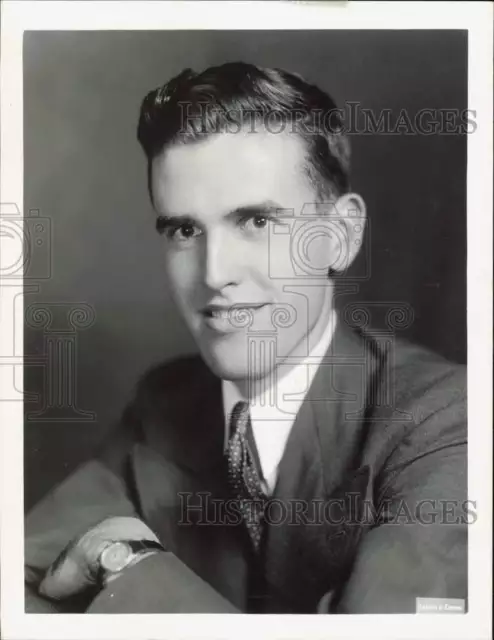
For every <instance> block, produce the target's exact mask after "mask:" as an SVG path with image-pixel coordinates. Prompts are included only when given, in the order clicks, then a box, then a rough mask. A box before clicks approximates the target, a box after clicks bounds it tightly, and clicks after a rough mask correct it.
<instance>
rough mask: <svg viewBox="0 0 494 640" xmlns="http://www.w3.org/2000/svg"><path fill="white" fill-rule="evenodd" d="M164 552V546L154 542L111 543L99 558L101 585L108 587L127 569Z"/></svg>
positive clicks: (129, 541)
mask: <svg viewBox="0 0 494 640" xmlns="http://www.w3.org/2000/svg"><path fill="white" fill-rule="evenodd" d="M164 550H165V549H164V547H163V545H161V544H160V543H158V542H155V541H152V540H113V541H109V542H108V544H107V545H105V547H104V548H103V549H102V550H101V552H100V554H99V557H98V567H99V571H98V573H99V576H98V577H99V582H100V584H101V585H102V586H106V585H107V584H108V583H109V582H112V581H113V580H116V579H117V578H118V577H119V576H121V575H122V573H123V572H124V570H125V569H127V568H129V567H132V566H134V565H136V564H138V563H139V562H141V561H142V560H144V559H145V558H148V557H150V556H152V555H155V554H157V553H159V552H160V551H164Z"/></svg>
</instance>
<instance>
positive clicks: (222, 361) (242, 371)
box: [199, 340, 250, 380]
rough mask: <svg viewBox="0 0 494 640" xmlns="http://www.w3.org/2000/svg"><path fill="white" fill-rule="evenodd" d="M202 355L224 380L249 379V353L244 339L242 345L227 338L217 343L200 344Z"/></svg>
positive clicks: (213, 370)
mask: <svg viewBox="0 0 494 640" xmlns="http://www.w3.org/2000/svg"><path fill="white" fill-rule="evenodd" d="M199 350H200V352H201V356H202V358H203V360H204V361H205V363H206V364H207V366H208V367H209V368H210V369H211V371H212V372H213V373H214V374H215V375H216V376H218V378H221V379H222V380H247V378H248V377H249V370H250V367H249V362H248V354H247V349H246V345H245V343H244V341H242V344H241V345H237V344H234V343H233V341H229V340H225V341H220V342H217V343H216V344H211V343H209V344H207V345H205V344H202V345H199Z"/></svg>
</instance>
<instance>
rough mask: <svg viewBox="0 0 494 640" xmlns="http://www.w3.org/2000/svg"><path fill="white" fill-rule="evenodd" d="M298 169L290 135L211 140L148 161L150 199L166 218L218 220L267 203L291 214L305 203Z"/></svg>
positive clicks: (300, 155)
mask: <svg viewBox="0 0 494 640" xmlns="http://www.w3.org/2000/svg"><path fill="white" fill-rule="evenodd" d="M304 165H305V148H304V144H303V142H302V140H301V139H300V138H299V137H298V136H297V135H295V134H292V133H289V132H283V133H280V134H275V133H269V132H267V131H264V130H262V131H256V132H251V131H242V132H239V133H221V134H216V135H213V136H210V137H209V138H207V139H205V140H203V141H201V142H194V143H189V144H177V145H174V146H172V147H170V148H168V149H167V150H165V152H163V153H162V154H161V155H159V156H158V157H157V158H155V159H154V160H153V164H152V173H151V178H152V190H153V198H154V202H155V206H156V208H157V209H158V211H160V212H162V213H168V214H169V215H204V216H207V215H213V213H214V214H215V215H221V214H222V213H227V212H229V211H232V210H234V209H235V208H238V207H241V206H247V205H252V204H255V203H257V202H263V201H267V200H270V201H274V202H278V203H279V204H280V205H281V206H283V207H286V208H294V207H296V206H298V205H299V202H300V201H304V200H305V201H306V200H307V198H309V199H310V197H311V192H312V190H311V188H310V185H309V182H308V180H307V178H306V174H305V171H304Z"/></svg>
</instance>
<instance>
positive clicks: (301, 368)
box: [222, 310, 337, 442]
mask: <svg viewBox="0 0 494 640" xmlns="http://www.w3.org/2000/svg"><path fill="white" fill-rule="evenodd" d="M336 322H337V314H336V313H335V311H334V310H333V311H332V313H331V315H330V320H329V322H328V324H327V325H326V327H325V330H324V332H323V334H322V336H321V338H320V339H319V341H318V342H317V344H316V345H314V347H313V348H312V349H311V351H310V353H309V355H308V356H307V357H305V358H304V359H303V360H301V361H300V362H299V363H298V364H296V365H295V366H294V367H293V366H292V367H291V368H290V369H289V368H288V366H287V365H286V366H285V371H286V373H285V374H284V372H283V366H284V365H280V366H279V367H278V368H277V370H276V372H275V381H274V383H273V384H272V385H271V386H270V387H269V388H267V389H265V390H263V391H262V392H261V393H260V394H258V395H256V396H254V397H253V398H252V399H251V400H250V402H249V404H250V411H251V418H252V420H254V421H257V420H283V421H287V422H290V423H292V424H293V422H294V420H295V417H296V415H297V413H298V410H299V409H300V406H301V405H302V403H303V401H304V399H305V396H306V394H307V392H308V390H309V387H310V385H311V383H312V380H313V379H314V376H315V374H316V372H317V369H318V367H319V365H320V362H321V360H322V359H323V358H324V356H325V354H326V353H327V351H328V350H329V347H330V344H331V340H332V338H333V335H334V331H335V328H336ZM222 395H223V411H224V415H225V428H226V432H225V442H227V441H228V437H229V434H228V430H229V422H230V415H231V412H232V410H233V407H234V406H235V404H236V403H237V402H238V401H240V400H244V401H245V398H244V397H243V396H242V395H241V393H240V392H239V390H238V388H237V386H236V385H235V384H234V383H233V382H232V381H230V380H223V381H222ZM273 400H275V401H274V402H273Z"/></svg>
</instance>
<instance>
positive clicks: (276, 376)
mask: <svg viewBox="0 0 494 640" xmlns="http://www.w3.org/2000/svg"><path fill="white" fill-rule="evenodd" d="M335 318H336V316H335V314H334V313H333V289H332V287H328V288H327V295H326V297H325V300H324V303H323V307H322V309H321V312H320V314H319V316H318V317H317V318H315V319H314V320H313V322H312V323H311V326H310V328H309V331H308V332H307V333H306V334H305V335H304V336H302V338H301V339H300V340H299V341H298V342H296V343H295V345H294V346H293V348H292V349H291V350H290V351H289V352H288V353H287V354H285V355H284V356H282V357H281V358H280V357H279V356H278V357H277V358H276V364H275V367H274V368H273V369H270V370H269V371H268V372H267V373H266V375H264V376H262V377H258V378H255V379H249V378H247V379H244V380H235V381H234V382H233V384H234V385H235V386H236V388H237V390H238V392H239V393H240V395H241V396H242V397H243V398H244V399H245V400H249V399H251V398H255V397H258V396H260V395H261V394H262V393H264V392H265V391H266V390H267V389H269V388H271V387H273V386H274V384H275V381H276V380H278V381H279V380H280V379H281V378H283V377H284V376H286V375H287V374H288V373H290V371H292V370H293V369H294V368H295V367H296V366H298V365H299V364H300V363H301V362H302V360H303V358H304V356H300V355H297V354H300V353H304V354H312V353H313V351H314V349H315V348H316V347H317V345H318V343H319V342H320V340H321V339H322V337H323V334H324V332H325V331H326V329H327V328H328V324H329V323H330V322H334V321H335ZM315 355H317V356H320V357H322V356H323V354H322V353H317V354H315Z"/></svg>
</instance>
